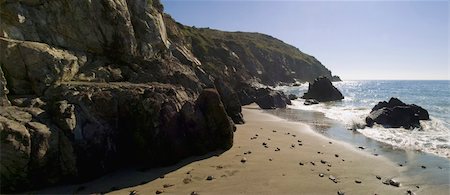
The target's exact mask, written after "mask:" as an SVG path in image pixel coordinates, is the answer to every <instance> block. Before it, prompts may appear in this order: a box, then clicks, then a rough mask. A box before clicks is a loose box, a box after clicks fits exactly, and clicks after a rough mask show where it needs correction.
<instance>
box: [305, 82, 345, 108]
mask: <svg viewBox="0 0 450 195" xmlns="http://www.w3.org/2000/svg"><path fill="white" fill-rule="evenodd" d="M302 98H303V99H315V100H317V101H319V102H328V101H335V100H342V99H344V96H342V93H341V92H340V91H339V90H338V89H337V88H336V87H334V86H333V84H332V83H331V81H330V79H328V78H326V77H319V78H317V79H314V82H313V83H312V84H311V83H310V84H309V86H308V91H307V92H306V93H305V94H304V95H303V96H302Z"/></svg>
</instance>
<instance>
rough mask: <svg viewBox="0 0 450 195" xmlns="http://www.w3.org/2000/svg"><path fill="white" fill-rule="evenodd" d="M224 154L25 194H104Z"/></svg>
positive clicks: (193, 157)
mask: <svg viewBox="0 0 450 195" xmlns="http://www.w3.org/2000/svg"><path fill="white" fill-rule="evenodd" d="M224 152H225V151H224V150H217V151H214V152H210V153H207V154H205V155H201V156H192V157H188V158H186V159H184V160H182V161H180V162H178V163H176V164H174V165H171V166H166V167H156V168H152V169H146V170H143V169H140V168H138V167H128V168H123V169H119V170H117V171H114V172H112V173H109V174H107V175H104V176H102V177H100V178H97V179H95V180H93V181H89V182H86V183H80V184H70V185H69V184H68V185H59V186H53V187H48V188H44V189H39V190H34V191H30V192H28V193H25V194H104V193H107V192H110V191H115V190H120V189H123V188H129V187H133V186H137V185H143V184H145V183H148V182H151V181H153V180H155V179H158V178H160V177H162V176H164V175H166V174H168V173H170V172H172V171H175V170H177V169H179V168H181V167H184V166H186V165H188V164H190V163H192V162H195V161H200V160H204V159H207V158H211V157H213V156H220V155H221V154H222V153H224Z"/></svg>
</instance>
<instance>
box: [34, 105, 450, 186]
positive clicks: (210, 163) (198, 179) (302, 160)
mask: <svg viewBox="0 0 450 195" xmlns="http://www.w3.org/2000/svg"><path fill="white" fill-rule="evenodd" d="M243 114H244V119H245V120H246V124H244V125H238V126H237V130H236V132H235V138H234V145H233V147H232V148H231V149H230V150H228V151H224V152H223V151H222V152H221V151H219V152H214V153H210V154H207V155H204V156H200V157H192V158H189V159H186V160H184V161H182V162H180V163H178V164H176V165H174V166H170V167H164V168H157V169H151V170H148V171H137V170H135V169H127V170H122V171H118V172H115V173H112V174H109V175H106V176H104V177H102V178H99V179H97V180H95V181H92V182H89V183H85V184H80V185H71V186H60V187H53V188H48V189H45V190H41V191H38V192H37V193H74V192H76V193H105V192H108V193H110V194H130V192H135V193H136V194H157V193H161V194H195V193H193V192H196V193H197V194H338V191H341V192H345V194H405V193H406V192H407V191H408V190H411V191H412V192H415V193H417V194H447V192H448V188H446V186H441V187H436V186H430V185H422V184H421V183H423V182H421V181H417V182H416V183H414V184H413V183H410V182H409V183H403V181H405V178H407V177H405V176H403V175H402V172H403V171H404V169H405V167H400V166H398V165H397V164H396V163H394V162H392V161H390V160H389V159H387V158H385V157H383V156H382V155H379V156H374V155H372V154H371V153H369V152H366V151H364V150H360V149H357V148H356V147H354V146H352V145H350V144H347V143H345V142H341V141H335V140H332V139H330V138H327V137H325V136H323V135H321V134H318V133H316V132H314V131H313V130H312V129H310V128H309V126H307V125H305V124H303V123H298V122H290V121H287V120H284V119H281V118H278V117H275V116H273V115H270V114H267V113H264V112H263V111H261V110H259V109H257V108H256V107H255V106H254V105H253V106H246V107H245V108H244V109H243ZM377 176H379V177H381V178H380V179H378V178H377ZM387 179H394V180H396V181H399V182H400V183H401V185H400V187H395V186H392V185H385V184H383V183H382V182H383V181H385V180H387ZM416 186H419V188H417V187H416Z"/></svg>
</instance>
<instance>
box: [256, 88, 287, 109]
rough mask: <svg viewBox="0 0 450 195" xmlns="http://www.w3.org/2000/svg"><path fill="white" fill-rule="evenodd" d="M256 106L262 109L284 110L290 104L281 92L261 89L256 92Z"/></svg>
mask: <svg viewBox="0 0 450 195" xmlns="http://www.w3.org/2000/svg"><path fill="white" fill-rule="evenodd" d="M257 94H258V96H257V98H256V104H258V106H259V107H261V108H262V109H275V108H286V106H287V105H290V104H291V101H290V100H289V98H287V97H286V95H284V93H283V92H281V91H275V90H272V89H269V88H261V89H259V90H258V91H257Z"/></svg>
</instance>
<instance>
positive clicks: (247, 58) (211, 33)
mask: <svg viewBox="0 0 450 195" xmlns="http://www.w3.org/2000/svg"><path fill="white" fill-rule="evenodd" d="M164 21H165V22H166V25H167V27H168V36H169V37H170V38H172V39H173V40H174V43H175V44H174V45H183V47H186V48H187V49H188V50H190V51H192V53H193V54H194V55H195V56H196V57H197V58H198V59H199V60H200V62H201V63H202V67H203V68H204V69H205V70H206V71H207V72H208V73H213V74H214V75H215V76H217V77H223V78H226V80H228V81H231V82H232V83H233V82H240V81H248V80H252V81H253V82H257V83H262V84H265V85H276V84H279V83H280V82H284V83H292V82H295V81H299V82H305V81H313V80H314V79H315V78H317V77H319V76H325V77H328V78H330V79H333V80H336V81H339V80H340V79H339V77H333V76H332V75H331V71H330V70H328V69H327V68H326V67H325V66H324V65H322V63H320V62H319V61H318V60H317V59H316V58H314V57H313V56H310V55H308V54H305V53H303V52H301V51H300V50H299V49H298V48H295V47H293V46H291V45H288V44H286V43H284V42H283V41H281V40H278V39H276V38H274V37H271V36H269V35H264V34H260V33H248V32H224V31H219V30H213V29H209V28H195V27H188V26H184V25H182V24H179V23H177V22H175V21H174V20H173V19H172V18H171V17H170V16H168V15H165V17H164Z"/></svg>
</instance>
